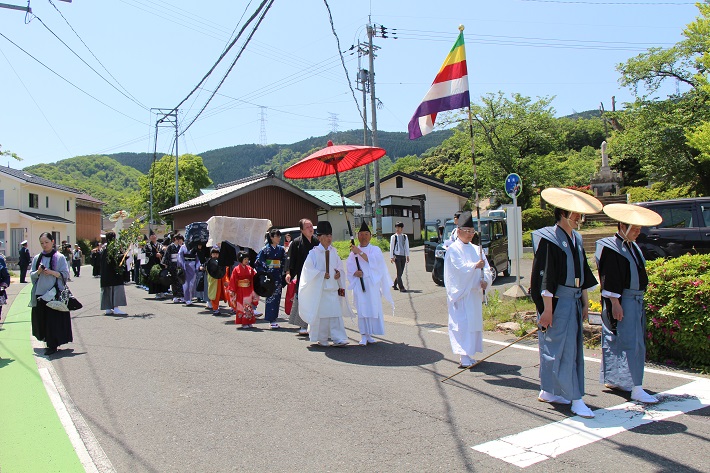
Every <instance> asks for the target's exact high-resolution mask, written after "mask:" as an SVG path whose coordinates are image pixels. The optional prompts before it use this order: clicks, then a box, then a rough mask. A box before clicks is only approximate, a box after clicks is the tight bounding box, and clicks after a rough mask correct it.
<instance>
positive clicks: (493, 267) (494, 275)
mask: <svg viewBox="0 0 710 473" xmlns="http://www.w3.org/2000/svg"><path fill="white" fill-rule="evenodd" d="M488 264H489V265H490V267H491V273H493V281H491V282H492V283H493V282H496V279H497V278H498V268H496V267H495V265H494V264H490V263H488Z"/></svg>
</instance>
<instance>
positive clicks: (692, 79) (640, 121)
mask: <svg viewBox="0 0 710 473" xmlns="http://www.w3.org/2000/svg"><path fill="white" fill-rule="evenodd" d="M697 7H698V9H699V12H700V15H699V16H698V17H697V18H696V19H695V21H693V22H692V23H690V24H688V25H687V26H686V28H685V30H684V31H683V35H684V37H685V39H683V40H682V41H680V42H678V43H677V44H675V45H674V46H672V47H670V48H667V49H663V48H652V49H649V50H648V51H646V52H645V53H642V54H639V55H638V56H636V57H635V58H631V59H629V60H628V61H627V62H625V63H623V64H620V65H619V66H618V70H619V71H620V72H621V79H620V83H621V84H622V85H624V86H627V87H629V88H631V89H632V90H633V91H634V93H635V94H636V95H637V99H636V102H635V103H633V104H632V105H631V106H630V107H629V108H628V110H626V111H624V112H617V113H616V114H613V117H614V118H616V119H617V120H618V121H619V123H620V124H621V125H622V127H623V129H621V130H616V131H615V132H614V134H613V135H612V138H611V139H610V143H609V144H610V154H611V155H612V164H614V165H615V166H619V165H622V164H624V165H625V166H627V167H630V168H633V166H634V163H638V169H639V171H640V173H639V174H640V175H638V176H633V179H631V181H632V182H628V181H629V180H628V176H627V179H626V183H627V184H629V183H631V184H640V183H641V182H642V181H644V180H652V181H659V182H662V183H664V184H665V185H667V186H680V185H683V184H689V183H691V184H692V186H691V187H694V188H695V189H696V190H697V191H698V192H699V193H702V194H703V195H708V194H710V147H709V146H708V144H709V143H710V138H708V133H710V125H708V122H710V107H708V100H709V99H710V85H709V84H708V76H707V74H708V72H707V71H708V67H710V53H709V52H710V5H709V4H708V3H707V2H706V3H702V4H700V3H698V4H697ZM668 79H671V80H675V81H678V82H679V83H682V84H684V85H685V86H686V87H687V88H688V90H687V91H685V92H682V93H678V94H675V95H672V96H670V97H668V98H666V99H664V100H658V99H652V98H649V97H651V95H652V94H654V93H656V92H657V91H658V89H659V87H660V86H661V85H662V84H663V83H664V82H665V81H667V80H668Z"/></svg>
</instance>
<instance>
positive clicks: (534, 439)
mask: <svg viewBox="0 0 710 473" xmlns="http://www.w3.org/2000/svg"><path fill="white" fill-rule="evenodd" d="M658 397H659V398H660V399H661V402H659V403H658V404H655V405H642V404H637V403H634V402H625V403H623V404H619V405H618V406H613V407H609V408H606V409H597V410H596V411H594V414H595V416H596V417H595V418H594V419H583V418H581V417H578V416H576V417H570V418H568V419H565V420H563V421H560V422H555V423H553V424H548V425H544V426H542V427H537V428H535V429H531V430H527V431H525V432H521V433H519V434H515V435H510V436H507V437H502V438H500V439H498V440H493V441H491V442H486V443H483V444H480V445H476V446H474V447H471V448H473V449H474V450H476V451H479V452H482V453H486V454H488V455H490V456H492V457H495V458H499V459H501V460H503V461H505V462H508V463H511V464H513V465H516V466H518V467H521V468H525V467H528V466H530V465H534V464H535V463H539V462H541V461H544V460H548V459H550V458H556V457H558V456H560V455H562V454H563V453H565V452H568V451H570V450H573V449H575V448H579V447H583V446H585V445H589V444H590V443H593V442H596V441H597V440H602V439H605V438H608V437H611V436H612V435H616V434H618V433H621V432H626V431H627V430H630V429H633V428H635V427H638V426H640V425H644V424H648V423H651V422H656V421H660V420H665V419H669V418H671V417H674V416H677V415H680V414H683V413H686V412H690V411H694V410H697V409H702V408H704V407H707V406H710V380H707V379H698V380H696V381H693V382H692V383H689V384H685V385H683V386H679V387H677V388H674V389H671V390H669V391H665V392H663V393H660V394H658Z"/></svg>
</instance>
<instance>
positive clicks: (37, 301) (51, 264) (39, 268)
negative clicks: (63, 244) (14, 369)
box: [29, 232, 74, 356]
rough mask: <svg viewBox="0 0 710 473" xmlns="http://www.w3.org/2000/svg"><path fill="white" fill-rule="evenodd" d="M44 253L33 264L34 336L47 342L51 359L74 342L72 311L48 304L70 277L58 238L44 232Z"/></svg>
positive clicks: (31, 300) (31, 277) (41, 242)
mask: <svg viewBox="0 0 710 473" xmlns="http://www.w3.org/2000/svg"><path fill="white" fill-rule="evenodd" d="M39 244H40V246H41V247H42V252H41V253H39V254H38V255H36V256H35V257H34V259H33V261H32V266H31V272H30V279H31V280H32V295H31V297H30V304H29V306H30V307H32V335H34V337H35V338H36V339H37V340H40V341H44V342H45V343H46V344H47V349H46V350H45V352H44V354H45V355H47V356H50V355H53V354H54V353H57V349H58V347H59V346H60V345H64V344H65V343H70V342H73V341H74V337H73V335H72V329H71V318H70V315H69V312H61V311H58V310H54V309H52V308H50V307H47V302H49V301H51V300H53V299H55V298H56V297H57V296H58V295H59V292H61V291H62V290H63V289H64V281H65V280H67V279H68V278H69V265H68V264H67V260H66V258H64V256H63V255H61V254H60V253H57V249H56V247H55V242H54V236H53V235H52V234H51V233H49V232H44V233H42V234H41V235H40V236H39Z"/></svg>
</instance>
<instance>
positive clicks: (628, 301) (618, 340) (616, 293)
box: [594, 233, 648, 391]
mask: <svg viewBox="0 0 710 473" xmlns="http://www.w3.org/2000/svg"><path fill="white" fill-rule="evenodd" d="M632 251H633V254H632V253H631V252H632ZM594 256H595V258H596V260H597V267H598V268H599V278H600V279H601V283H602V320H603V321H604V324H603V326H602V333H603V338H602V355H603V357H602V368H601V374H602V378H603V382H604V383H605V384H610V385H614V386H618V387H619V388H622V389H625V390H627V391H631V389H632V388H633V387H634V386H641V384H642V383H643V369H644V362H645V360H646V339H645V335H646V312H645V310H644V305H643V295H644V292H645V290H646V286H647V285H648V276H647V274H646V260H644V258H643V255H642V254H641V250H640V249H639V247H638V246H637V245H636V243H624V240H623V239H622V238H621V237H620V236H619V234H618V233H617V234H616V236H613V237H608V238H602V239H601V240H599V241H597V251H596V253H595V255H594ZM610 297H618V298H619V302H620V303H621V308H622V309H623V310H624V317H623V318H622V319H621V320H620V321H618V322H617V321H616V320H615V319H614V318H613V317H612V314H611V300H610Z"/></svg>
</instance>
